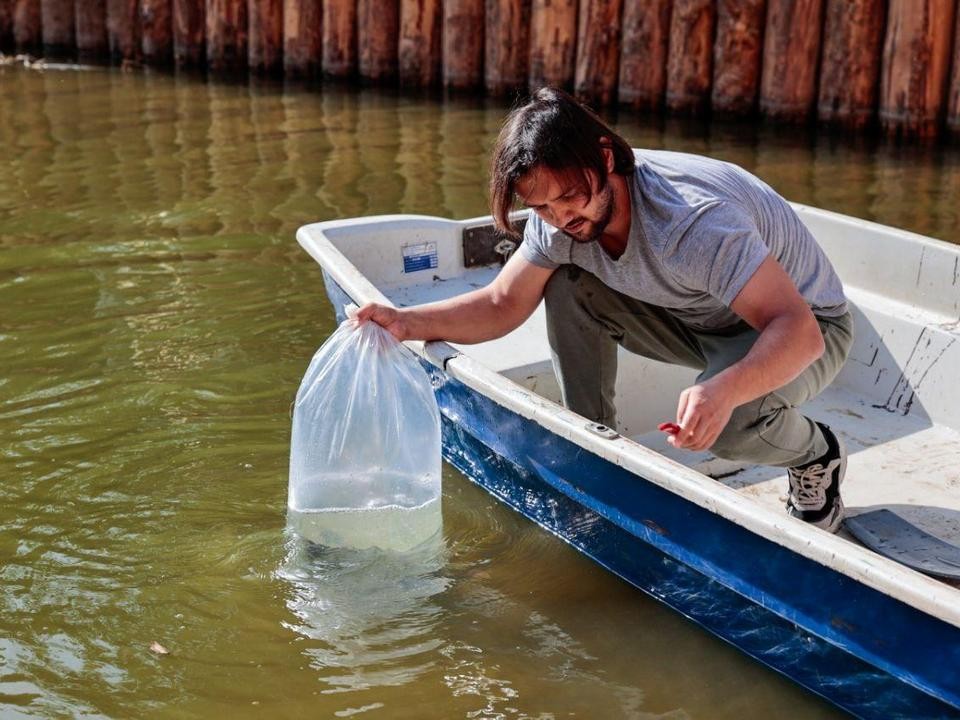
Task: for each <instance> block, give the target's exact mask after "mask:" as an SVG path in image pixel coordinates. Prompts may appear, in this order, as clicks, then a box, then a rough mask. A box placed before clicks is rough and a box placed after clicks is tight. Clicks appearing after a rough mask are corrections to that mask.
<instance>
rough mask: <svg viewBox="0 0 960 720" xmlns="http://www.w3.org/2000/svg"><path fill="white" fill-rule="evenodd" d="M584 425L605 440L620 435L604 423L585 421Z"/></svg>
mask: <svg viewBox="0 0 960 720" xmlns="http://www.w3.org/2000/svg"><path fill="white" fill-rule="evenodd" d="M584 427H585V428H586V429H587V430H589V431H590V432H592V433H593V434H594V435H599V436H600V437H602V438H603V439H605V440H613V439H614V438H615V437H620V433H618V432H617V431H616V430H614V429H613V428H608V427H607V426H606V425H601V424H600V423H593V422H591V423H587V424H586V425H584Z"/></svg>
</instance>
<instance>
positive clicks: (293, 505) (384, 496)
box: [287, 320, 442, 550]
mask: <svg viewBox="0 0 960 720" xmlns="http://www.w3.org/2000/svg"><path fill="white" fill-rule="evenodd" d="M440 472H441V464H440V413H439V410H438V409H437V403H436V400H435V398H434V394H433V386H432V385H431V382H430V378H429V377H428V376H427V374H426V372H425V371H424V369H423V368H422V367H421V366H420V363H419V361H418V360H417V359H416V357H414V355H413V354H412V353H411V352H410V351H409V350H408V349H407V348H405V347H404V346H403V344H402V343H400V342H399V341H397V340H396V339H395V338H394V337H393V336H392V335H390V333H389V332H387V331H386V330H384V329H383V328H381V327H380V326H379V325H376V324H375V323H372V322H366V323H356V322H355V321H353V320H347V321H345V322H344V323H342V324H341V325H340V327H339V328H338V329H337V330H336V332H334V333H333V335H331V336H330V338H329V339H328V340H327V341H326V342H325V343H324V344H323V345H322V346H321V347H320V349H319V350H318V351H317V353H316V354H315V355H314V357H313V360H312V361H311V363H310V366H309V368H307V372H306V373H305V375H304V377H303V381H302V382H301V384H300V389H299V391H298V392H297V399H296V402H295V404H294V412H293V429H292V437H291V446H290V484H289V492H288V499H287V505H288V518H289V523H290V525H291V527H292V528H293V529H294V530H295V531H296V532H297V533H299V534H300V535H301V536H302V537H303V538H305V539H307V540H310V541H312V542H315V543H318V544H321V545H326V546H329V547H352V548H370V547H380V548H384V549H392V550H407V549H410V548H413V547H416V546H417V545H419V544H420V543H422V542H424V541H425V540H427V539H429V538H430V537H431V536H433V535H435V534H436V533H437V532H438V531H439V529H440V527H441V525H442V517H441V511H440Z"/></svg>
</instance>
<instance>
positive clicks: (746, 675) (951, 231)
mask: <svg viewBox="0 0 960 720" xmlns="http://www.w3.org/2000/svg"><path fill="white" fill-rule="evenodd" d="M503 113H504V107H503V106H501V105H497V104H484V103H480V102H473V101H469V100H456V101H448V102H445V103H444V102H440V101H437V100H421V99H409V98H397V97H394V96H392V95H389V94H383V93H378V92H374V91H364V92H348V91H344V90H338V89H326V90H325V91H324V92H322V93H320V92H317V91H316V90H314V91H306V90H304V89H302V88H286V90H284V88H283V87H280V86H273V85H247V84H239V85H236V84H235V85H229V84H220V85H207V84H204V83H203V82H200V81H197V80H195V79H189V78H173V77H167V76H157V75H151V74H140V73H133V74H124V73H120V72H111V71H106V70H90V71H72V70H61V71H46V72H37V71H31V70H25V69H22V68H12V67H8V68H0V447H2V458H0V563H2V566H0V716H2V717H4V718H8V717H9V718H16V717H44V718H52V717H70V716H82V717H110V718H131V717H159V718H165V717H177V718H180V717H186V718H189V717H196V718H208V717H221V716H225V715H227V714H228V713H229V716H230V717H231V718H235V719H236V720H240V718H246V717H250V718H254V717H271V718H283V717H291V718H292V717H348V716H358V715H360V716H363V717H371V718H457V717H462V718H568V717H579V718H600V717H602V718H671V719H678V718H687V717H691V718H710V719H716V718H743V717H778V718H825V717H833V716H835V715H836V713H835V711H834V710H832V709H831V708H829V707H827V706H826V705H824V704H823V703H822V702H821V701H819V700H817V699H816V698H814V697H812V696H811V695H809V694H807V693H805V692H804V691H802V690H800V689H798V688H797V687H795V686H794V685H792V684H791V683H789V682H787V681H785V680H783V679H781V678H780V677H779V676H777V675H775V674H774V673H772V672H769V671H767V670H765V669H764V668H762V667H760V666H758V665H757V664H755V663H753V662H752V661H750V660H748V659H746V658H744V657H742V656H741V655H740V654H739V653H737V652H736V651H734V650H732V649H730V648H728V647H726V646H725V645H724V644H723V643H721V642H719V641H717V640H715V639H714V638H712V637H711V636H708V635H707V634H705V633H704V632H702V631H700V630H699V629H697V628H696V627H694V626H692V625H691V624H689V623H687V622H686V621H684V620H682V619H681V618H679V617H678V616H676V615H675V614H674V613H672V612H671V611H669V610H667V609H665V608H663V607H661V606H660V605H658V604H657V603H655V602H653V601H651V600H649V599H647V598H646V597H644V596H643V595H641V594H640V593H639V592H637V591H635V590H633V589H631V588H630V587H628V586H626V585H625V584H624V583H622V582H620V581H618V580H616V579H615V578H613V577H611V576H610V575H609V574H607V573H606V572H604V571H602V570H601V569H600V568H598V567H596V566H594V565H593V564H592V563H591V562H589V561H588V560H586V559H584V558H582V557H581V556H580V555H578V554H577V553H576V552H574V551H573V550H571V549H570V548H568V547H567V546H566V545H564V544H563V543H561V542H560V541H558V540H556V539H554V538H553V537H551V536H548V535H546V534H545V533H544V532H542V531H541V530H539V529H537V528H536V527H534V526H532V525H531V524H530V523H528V522H526V521H524V520H523V519H521V518H519V517H518V516H516V515H514V514H513V513H512V512H511V511H509V510H507V509H505V508H504V507H502V506H500V505H499V504H497V503H496V502H495V501H493V500H492V499H491V498H490V497H489V496H487V495H486V494H485V493H484V492H483V491H481V490H479V489H478V488H476V487H474V486H473V485H472V484H470V483H469V482H468V481H467V480H466V479H464V478H463V477H461V476H459V475H458V474H457V473H455V472H453V471H450V470H449V469H448V470H447V472H446V475H445V478H444V482H445V487H444V496H443V513H444V534H443V538H442V540H441V541H439V542H438V543H437V544H436V545H435V546H433V547H430V548H428V549H427V550H426V551H424V553H421V554H420V555H418V556H414V557H411V558H408V559H405V560H403V561H402V562H401V561H392V562H384V561H382V560H376V559H371V558H370V557H368V556H350V557H346V556H344V557H338V556H323V557H309V556H306V555H305V554H304V553H303V552H302V549H298V548H296V547H295V546H293V545H291V544H290V543H289V542H288V540H287V538H286V537H285V535H284V512H285V500H286V471H287V459H288V437H289V426H290V421H289V417H288V406H289V403H290V400H291V398H292V396H293V394H294V392H295V391H296V387H297V384H298V381H299V378H300V375H301V374H302V372H303V370H304V369H305V367H306V364H307V362H308V360H309V358H310V356H311V355H312V353H313V351H314V350H315V348H316V347H317V346H318V345H319V344H320V343H321V342H322V341H323V339H324V338H325V337H326V335H327V334H329V332H330V331H331V329H332V323H333V319H332V313H331V310H330V308H329V307H328V305H327V303H326V301H325V299H324V296H323V294H322V290H321V280H320V273H319V270H318V268H317V267H316V266H315V265H314V263H313V262H312V261H311V260H310V259H309V258H308V257H307V256H306V254H305V253H303V252H302V251H301V250H300V249H299V247H298V246H297V245H296V244H295V242H294V240H293V234H294V231H295V230H296V228H297V227H298V226H299V225H301V224H303V223H306V222H309V221H315V220H321V219H328V218H334V217H343V216H353V215H363V214H374V213H390V212H418V213H429V214H438V215H443V216H450V217H468V216H474V215H480V214H483V213H484V212H485V201H484V192H483V186H484V178H485V175H484V173H485V165H486V151H487V149H488V148H489V146H490V144H491V142H492V139H493V135H494V134H495V132H496V129H497V127H498V124H499V122H500V120H501V118H502V117H503ZM618 127H619V128H620V129H621V130H622V131H623V133H624V134H625V135H626V136H627V137H628V138H629V139H630V140H632V141H633V142H634V143H635V144H638V145H646V146H652V147H669V148H673V149H686V150H691V151H696V152H704V153H708V154H712V155H715V156H718V157H722V158H725V159H730V160H734V161H736V162H739V163H741V164H743V165H745V166H746V167H748V168H749V169H751V170H753V171H755V172H757V173H759V174H760V175H762V176H763V177H764V178H766V179H767V180H768V181H770V182H771V183H772V184H774V185H775V186H776V187H777V188H778V189H780V190H781V191H782V192H784V193H785V194H786V195H788V196H789V197H791V198H792V199H794V200H799V201H802V202H808V203H811V204H814V205H819V206H823V207H827V208H831V209H836V210H840V211H844V212H849V213H851V214H854V215H858V216H861V217H867V218H871V219H876V220H879V221H881V222H885V223H890V224H893V225H898V226H902V227H907V228H910V229H913V230H916V231H919V232H923V233H927V234H931V235H934V236H937V237H941V238H944V239H947V240H951V241H958V240H960V229H958V223H957V212H958V208H957V202H956V198H957V197H958V196H960V158H958V156H957V153H956V152H950V151H944V150H938V151H934V150H930V151H916V150H910V151H907V150H897V149H896V148H892V147H879V148H876V147H872V146H871V145H870V143H867V142H863V143H859V144H858V143H853V142H850V141H847V140H842V139H830V138H810V137H806V136H804V134H803V133H802V132H798V131H789V132H784V131H773V130H767V129H750V128H744V127H736V126H731V127H722V126H713V127H711V128H703V127H690V126H681V125H677V126H671V125H668V126H666V127H656V126H652V125H643V124H641V123H640V122H639V121H638V120H637V119H636V118H635V117H621V118H619V123H618ZM152 642H159V643H161V644H162V645H163V646H165V647H166V648H167V649H168V650H169V651H170V654H168V655H157V654H155V653H153V652H151V651H150V649H149V648H150V645H151V643H152Z"/></svg>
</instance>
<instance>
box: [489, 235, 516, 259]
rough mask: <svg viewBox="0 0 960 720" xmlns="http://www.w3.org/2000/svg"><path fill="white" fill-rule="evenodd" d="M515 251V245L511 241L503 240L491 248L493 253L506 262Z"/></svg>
mask: <svg viewBox="0 0 960 720" xmlns="http://www.w3.org/2000/svg"><path fill="white" fill-rule="evenodd" d="M516 249H517V244H516V243H515V242H514V241H513V240H508V239H506V238H504V239H503V240H501V241H500V242H498V243H497V244H496V245H494V246H493V251H494V252H495V253H496V254H497V255H500V256H502V257H503V261H504V262H506V261H507V260H509V259H510V256H511V255H513V253H514V251H515V250H516Z"/></svg>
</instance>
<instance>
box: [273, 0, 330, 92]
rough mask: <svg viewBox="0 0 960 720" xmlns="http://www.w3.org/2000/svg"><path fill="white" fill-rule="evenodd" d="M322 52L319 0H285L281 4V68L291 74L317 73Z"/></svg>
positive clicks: (311, 75)
mask: <svg viewBox="0 0 960 720" xmlns="http://www.w3.org/2000/svg"><path fill="white" fill-rule="evenodd" d="M322 55H323V3H322V2H321V0H286V2H285V3H284V5H283V70H284V72H285V73H286V74H287V75H289V76H291V77H313V76H315V75H319V74H320V60H321V57H322Z"/></svg>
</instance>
